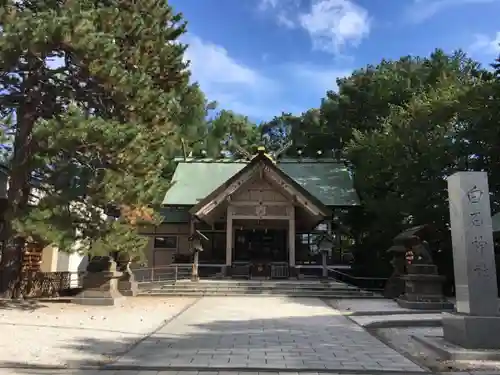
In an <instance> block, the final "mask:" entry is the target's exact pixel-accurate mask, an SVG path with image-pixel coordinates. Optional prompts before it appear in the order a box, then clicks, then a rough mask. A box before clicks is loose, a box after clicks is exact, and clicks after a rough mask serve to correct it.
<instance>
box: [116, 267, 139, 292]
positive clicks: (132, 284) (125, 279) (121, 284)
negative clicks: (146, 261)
mask: <svg viewBox="0 0 500 375" xmlns="http://www.w3.org/2000/svg"><path fill="white" fill-rule="evenodd" d="M118 290H119V291H120V293H121V294H122V295H123V296H127V297H135V296H137V294H138V293H139V285H138V283H137V281H136V280H135V276H134V273H133V272H132V270H131V269H130V262H127V265H126V266H125V269H124V270H123V275H122V276H121V277H120V278H119V279H118Z"/></svg>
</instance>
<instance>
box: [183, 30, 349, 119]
mask: <svg viewBox="0 0 500 375" xmlns="http://www.w3.org/2000/svg"><path fill="white" fill-rule="evenodd" d="M184 42H186V43H187V44H188V45H189V46H188V49H187V50H186V56H185V58H186V59H187V60H190V62H191V64H190V70H191V73H192V78H193V80H195V81H197V82H198V83H199V84H200V86H201V88H202V90H203V91H204V92H205V94H206V95H207V97H208V99H209V100H216V101H217V102H219V103H220V105H221V108H224V109H231V110H233V111H235V112H238V113H241V114H244V115H247V116H250V117H252V118H254V119H270V118H272V117H273V116H275V115H278V114H279V113H281V112H282V111H285V112H293V113H300V112H301V111H304V110H306V109H308V107H311V106H313V105H317V104H319V101H320V99H321V98H322V97H324V95H325V93H326V91H327V90H332V89H335V88H336V79H337V78H338V77H343V76H345V75H347V74H349V73H350V71H348V70H341V69H330V68H326V67H323V66H316V65H313V64H286V63H284V64H278V65H273V64H268V63H266V64H265V65H264V66H263V68H262V69H256V68H253V67H251V66H249V65H246V64H244V63H242V62H239V61H237V60H236V59H234V58H233V57H232V56H231V55H230V54H229V52H228V51H227V50H226V49H225V48H223V47H221V46H219V45H216V44H214V43H211V42H206V41H204V40H202V39H201V38H199V37H197V36H195V35H190V36H189V37H187V38H185V40H184ZM264 58H265V59H267V56H266V55H263V59H264ZM264 69H265V70H264ZM270 77H272V78H270Z"/></svg>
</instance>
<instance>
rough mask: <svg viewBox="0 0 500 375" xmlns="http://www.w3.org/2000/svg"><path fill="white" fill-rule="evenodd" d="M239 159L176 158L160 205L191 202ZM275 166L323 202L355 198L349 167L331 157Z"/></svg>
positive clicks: (233, 168) (353, 201)
mask: <svg viewBox="0 0 500 375" xmlns="http://www.w3.org/2000/svg"><path fill="white" fill-rule="evenodd" d="M247 163H248V162H246V161H243V160H238V161H233V162H230V161H228V160H224V161H222V160H208V159H206V160H199V159H198V160H196V159H191V160H189V161H187V162H180V163H179V164H178V165H177V168H176V170H175V173H174V176H173V178H172V181H173V182H174V184H173V186H172V187H171V188H170V189H169V190H168V192H167V193H166V195H165V198H164V200H163V204H164V205H195V204H196V203H198V202H199V201H200V200H201V199H203V198H204V197H206V196H207V195H209V194H210V193H211V192H212V191H214V190H215V189H216V188H218V187H219V186H220V185H222V184H223V183H224V182H226V181H227V180H228V179H229V178H231V177H232V176H233V175H235V174H236V173H238V172H239V171H240V170H241V169H243V168H244V167H245V165H246V164H247ZM276 165H277V167H278V168H280V169H281V170H282V171H283V172H285V173H286V174H287V175H288V176H290V177H291V178H292V179H294V180H295V181H296V182H297V183H298V184H300V185H301V186H302V187H303V188H304V189H305V190H307V191H308V192H309V193H310V194H312V195H314V196H315V197H316V198H318V199H319V200H320V201H321V202H322V203H323V204H325V205H326V206H354V205H358V204H359V198H358V195H357V193H356V191H355V190H354V187H353V182H352V179H351V176H350V174H349V171H348V170H347V168H346V166H345V165H344V164H343V163H339V162H337V161H332V160H317V159H303V160H300V161H298V160H296V159H288V160H282V161H279V162H278V163H277V164H276Z"/></svg>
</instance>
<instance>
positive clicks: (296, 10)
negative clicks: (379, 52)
mask: <svg viewBox="0 0 500 375" xmlns="http://www.w3.org/2000/svg"><path fill="white" fill-rule="evenodd" d="M303 5H304V4H303V2H301V0H260V1H259V6H258V8H259V10H260V11H266V12H268V13H271V14H272V15H273V17H275V19H276V22H277V23H278V25H280V26H284V27H287V28H290V29H292V28H297V27H298V28H301V29H303V30H304V31H306V32H307V33H308V34H309V36H310V37H311V41H312V44H313V48H314V49H317V50H321V51H324V52H329V53H334V54H336V55H340V54H341V51H342V50H343V49H344V48H345V47H347V46H357V45H358V44H359V43H360V42H361V40H362V39H363V38H365V37H366V36H368V34H369V33H370V26H371V19H370V17H369V14H368V11H367V10H366V9H365V8H363V7H361V6H359V5H356V4H355V3H354V1H352V0H311V1H309V2H308V9H307V10H306V9H304V7H303Z"/></svg>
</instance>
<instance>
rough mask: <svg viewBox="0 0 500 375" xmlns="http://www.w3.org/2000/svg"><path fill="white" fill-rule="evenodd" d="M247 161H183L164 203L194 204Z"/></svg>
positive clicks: (236, 171)
mask: <svg viewBox="0 0 500 375" xmlns="http://www.w3.org/2000/svg"><path fill="white" fill-rule="evenodd" d="M245 165H246V163H219V162H203V161H198V162H187V163H185V162H181V163H179V164H178V165H177V168H176V169H175V172H174V176H173V177H172V182H173V183H174V184H173V185H172V187H171V188H170V189H169V190H168V191H167V194H165V198H164V199H163V204H164V205H189V206H193V205H195V204H196V203H198V201H200V200H202V199H203V198H205V197H206V196H207V195H208V194H210V193H211V192H212V191H214V190H215V189H217V188H218V187H219V186H220V185H222V184H223V183H224V182H226V181H227V180H229V179H230V178H231V177H232V176H233V175H235V174H236V173H238V172H239V171H240V170H241V169H243V167H244V166H245Z"/></svg>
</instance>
